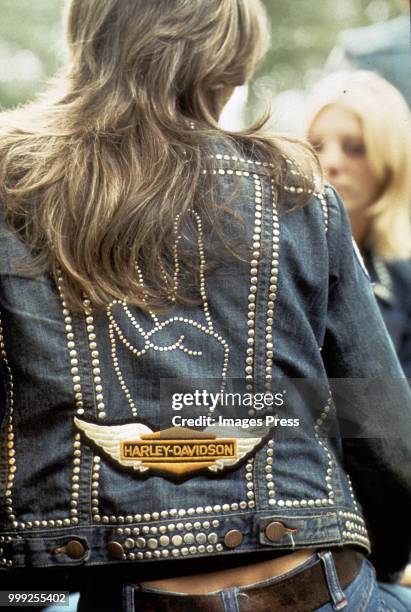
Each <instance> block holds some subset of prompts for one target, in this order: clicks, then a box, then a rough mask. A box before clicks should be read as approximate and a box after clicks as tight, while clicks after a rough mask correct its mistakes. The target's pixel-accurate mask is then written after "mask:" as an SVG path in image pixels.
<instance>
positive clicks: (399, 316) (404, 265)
mask: <svg viewBox="0 0 411 612" xmlns="http://www.w3.org/2000/svg"><path fill="white" fill-rule="evenodd" d="M365 259H366V264H367V269H368V271H369V274H370V278H371V281H372V283H373V288H374V295H375V297H376V299H377V302H378V305H379V307H380V310H381V314H382V317H383V319H384V322H385V325H386V326H387V330H388V333H389V334H390V336H391V340H392V342H393V344H394V347H395V350H396V352H397V355H398V359H399V360H400V363H401V366H402V368H403V370H404V372H405V375H406V376H407V378H409V379H411V261H408V260H389V261H386V260H384V259H382V258H381V257H378V256H377V255H371V254H368V255H367V256H366V258H365Z"/></svg>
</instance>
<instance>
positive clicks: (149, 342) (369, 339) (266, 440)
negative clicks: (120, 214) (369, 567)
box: [0, 150, 411, 571]
mask: <svg viewBox="0 0 411 612" xmlns="http://www.w3.org/2000/svg"><path fill="white" fill-rule="evenodd" d="M208 161H209V163H208V165H207V168H208V169H205V170H204V172H211V173H212V174H213V175H215V180H216V182H217V185H218V189H219V193H220V194H221V195H222V199H223V200H224V201H226V202H228V201H230V202H231V205H232V207H233V208H234V209H235V210H236V212H237V213H239V214H240V216H241V217H242V219H243V222H244V223H243V237H242V240H243V243H244V245H245V249H246V253H247V254H248V257H247V258H233V259H232V260H230V261H228V262H226V263H225V264H224V265H221V266H219V267H217V268H214V269H211V271H208V268H207V266H206V264H207V262H206V259H207V257H208V253H209V249H207V241H208V240H209V236H207V234H206V231H205V229H204V228H203V226H202V223H201V219H200V217H199V215H198V214H197V213H196V212H195V211H193V212H192V220H193V224H192V225H193V227H194V234H195V239H194V242H195V244H196V248H197V252H198V258H199V263H200V278H199V282H200V294H201V300H200V302H201V303H199V304H197V305H183V306H181V305H175V306H174V307H173V308H172V309H171V310H170V311H169V312H167V313H166V314H164V315H162V314H161V315H156V314H154V313H151V314H150V313H149V314H143V313H142V312H141V311H139V310H137V309H136V308H134V307H132V306H130V305H128V304H126V303H124V302H120V301H113V302H112V303H111V304H110V305H109V306H108V308H107V309H106V311H104V312H101V311H95V310H94V308H93V306H92V304H91V303H90V301H89V300H88V299H87V296H85V297H84V311H83V312H72V311H71V310H70V308H69V307H68V305H67V304H66V302H65V299H64V294H63V292H62V289H61V287H56V286H54V284H53V282H52V281H51V280H50V278H48V277H47V276H46V275H44V276H39V277H35V278H27V277H24V276H23V275H21V273H18V272H17V271H16V268H15V261H16V260H18V259H19V258H20V257H21V256H25V257H27V256H30V253H29V252H28V250H27V248H26V246H25V245H23V244H22V243H21V242H20V241H19V240H18V238H17V237H15V236H14V235H13V234H12V233H11V232H10V231H9V229H8V228H7V226H6V225H5V223H4V222H3V221H2V222H1V223H2V225H1V240H0V312H1V327H0V334H1V337H0V342H1V344H0V347H1V358H2V369H1V370H0V373H1V378H0V389H1V395H0V397H1V436H2V437H1V449H2V457H1V459H2V463H1V471H0V548H1V555H0V557H1V561H0V567H1V568H2V569H4V570H10V569H20V568H28V567H30V568H50V567H61V568H65V569H66V568H73V567H78V566H80V567H90V566H100V567H101V566H111V567H114V566H116V565H118V564H121V566H122V567H125V566H133V567H134V569H135V570H137V569H138V567H139V566H141V565H140V564H147V563H157V564H158V565H161V564H162V563H163V562H165V561H166V560H168V561H170V560H171V561H172V562H173V563H174V562H175V561H174V560H176V561H177V560H178V559H182V558H184V557H186V558H189V559H194V558H203V559H204V558H207V557H213V556H216V555H231V554H233V553H243V552H244V553H254V552H258V551H275V550H279V551H281V550H285V551H287V550H288V551H291V550H294V549H297V548H304V547H313V546H314V547H329V546H342V545H355V546H357V547H358V548H360V549H361V550H362V551H363V552H364V553H366V554H367V553H369V552H370V548H371V546H370V540H371V542H372V547H373V549H374V552H375V554H376V563H377V566H378V567H379V568H380V569H381V570H387V571H388V570H396V569H399V568H400V567H401V566H402V565H404V564H405V562H406V560H407V555H408V549H409V545H410V541H411V538H410V529H409V527H407V524H408V525H409V520H407V521H405V520H404V522H403V524H401V523H402V520H401V519H402V517H403V516H404V513H407V512H408V511H409V508H410V499H411V482H410V475H409V470H408V466H409V462H410V457H411V450H410V442H409V440H410V439H411V437H410V438H408V439H404V440H403V441H398V440H397V441H396V442H395V444H394V443H391V442H390V441H389V440H388V441H387V440H384V441H383V442H382V441H381V440H379V441H372V440H367V439H351V440H343V439H341V438H338V437H327V436H326V435H325V434H323V433H322V429H321V427H322V425H323V424H324V423H326V422H327V420H335V419H336V418H337V417H336V414H337V416H338V403H337V402H333V401H332V398H331V396H328V395H326V396H324V398H323V400H322V401H323V403H322V404H321V406H320V408H319V414H318V419H317V420H316V421H315V422H314V424H313V427H312V430H311V431H309V432H308V431H306V432H302V433H301V435H299V436H295V437H286V438H282V437H281V436H278V435H277V431H276V430H274V429H273V430H270V432H269V435H268V436H265V437H261V439H260V440H259V444H254V446H253V444H251V446H250V444H249V445H248V446H247V448H246V451H244V452H243V453H242V460H241V461H238V462H237V464H235V465H234V468H233V469H230V470H225V469H223V470H220V473H219V472H218V470H214V471H212V470H209V471H208V472H207V470H204V469H203V470H202V471H199V472H194V473H192V474H191V475H190V476H189V477H187V478H184V479H181V480H176V479H172V478H169V477H168V476H167V474H166V473H164V472H161V471H156V470H155V469H151V468H150V467H148V468H147V466H146V467H144V464H141V462H140V464H139V465H140V468H141V469H140V468H139V469H136V466H137V464H138V462H137V463H134V464H132V463H131V462H129V463H128V464H127V465H126V466H125V465H124V461H123V463H121V458H120V457H119V444H120V442H119V441H121V439H123V440H124V439H126V440H127V439H128V440H130V439H131V440H135V439H136V438H137V437H139V436H141V435H143V434H144V435H149V437H150V435H154V434H155V432H158V431H159V430H160V429H161V427H160V425H159V422H160V418H159V404H160V390H159V389H160V386H161V385H160V378H161V379H173V378H175V377H191V378H198V379H213V380H219V381H220V382H221V381H222V383H224V381H225V380H227V379H228V378H233V379H244V380H245V382H246V385H248V387H250V386H251V387H252V384H253V381H254V380H256V379H261V380H263V381H264V385H265V388H266V389H269V388H270V386H271V385H273V384H274V382H275V380H277V379H307V378H315V379H318V380H321V381H324V382H325V383H326V384H327V379H328V377H334V378H344V377H359V378H362V377H363V378H373V377H378V376H380V375H381V374H382V373H385V374H388V375H391V376H393V377H398V378H400V377H402V376H403V374H402V372H401V370H400V368H399V365H398V361H397V359H396V356H395V353H394V351H393V348H392V345H391V343H390V340H389V339H388V336H387V334H386V331H385V329H384V327H383V325H382V323H381V317H380V314H379V311H378V308H377V306H376V303H375V300H374V297H373V295H372V289H371V285H370V282H369V279H368V277H367V276H366V273H365V272H364V270H363V269H362V267H361V265H360V262H359V260H358V258H357V256H356V255H355V252H354V251H353V248H352V239H351V234H350V229H349V224H348V221H347V218H346V215H345V213H344V208H343V206H342V204H341V202H340V201H339V199H338V197H337V196H336V195H335V193H334V192H333V191H332V189H331V188H328V187H327V188H326V189H325V191H324V192H323V193H322V194H311V196H310V197H311V199H310V201H309V203H308V204H306V205H305V206H303V207H294V208H293V203H294V200H295V196H296V195H298V193H299V192H300V191H301V190H302V188H301V187H300V186H299V183H298V175H297V171H296V170H295V168H294V166H293V162H292V161H291V160H288V161H287V162H286V163H287V164H288V166H289V172H288V179H287V182H286V184H285V185H284V186H283V187H282V188H281V189H277V188H276V187H275V185H274V184H273V183H272V181H271V179H270V173H269V170H270V168H269V167H268V165H267V164H265V163H261V162H258V161H255V160H252V159H245V158H242V157H241V156H240V155H238V156H237V155H232V154H231V153H230V154H228V153H227V154H226V153H225V152H224V150H223V151H222V152H220V153H217V154H215V155H214V156H212V157H211V158H209V160H208ZM180 239H181V236H180V237H179V236H176V244H178V241H179V240H180ZM176 258H177V259H176V276H178V248H176ZM136 273H137V274H139V276H140V280H141V282H142V283H144V273H143V271H141V270H138V269H137V271H136ZM407 393H408V387H407V391H405V390H404V402H405V405H406V406H407V414H408V415H409V414H410V409H409V408H410V405H411V402H410V396H409V394H408V395H407ZM388 410H390V406H389V405H388V402H386V403H385V404H384V402H383V401H381V405H380V406H378V407H377V408H376V413H377V417H378V412H379V411H381V412H385V413H386V412H387V411H388ZM402 427H403V429H404V431H405V430H407V428H408V430H409V429H410V419H409V418H408V420H407V418H406V419H405V420H404V422H403V424H402ZM200 429H201V428H200ZM150 432H154V434H150ZM154 437H155V435H154ZM240 454H241V453H240ZM126 463H127V461H126ZM142 465H143V467H142ZM405 523H407V524H405ZM387 524H389V530H387Z"/></svg>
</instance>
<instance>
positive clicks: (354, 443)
mask: <svg viewBox="0 0 411 612" xmlns="http://www.w3.org/2000/svg"><path fill="white" fill-rule="evenodd" d="M326 193H327V200H328V206H329V229H328V243H329V258H330V279H329V282H330V285H329V302H328V312H327V322H326V331H325V339H324V347H323V359H324V364H325V367H326V370H327V374H328V377H329V378H330V379H345V380H344V381H341V380H340V381H339V382H340V384H341V382H344V384H346V385H347V386H350V388H351V401H350V402H348V404H347V403H345V404H344V405H340V404H339V400H338V398H336V397H335V396H334V401H335V404H336V410H337V415H338V417H339V418H340V416H341V414H342V413H344V412H345V414H343V416H344V418H346V417H347V416H350V415H347V406H349V410H351V411H352V412H353V413H355V414H352V415H351V417H353V418H352V420H354V422H355V432H354V433H352V432H353V430H352V429H351V432H350V434H349V436H350V437H348V434H347V433H346V432H345V431H344V428H341V427H340V429H341V431H342V448H343V455H344V462H345V468H346V470H347V472H348V474H349V475H350V476H351V479H352V483H353V488H354V492H355V494H356V497H357V499H358V500H359V502H360V503H361V505H362V508H363V512H364V517H365V520H366V523H367V527H368V531H369V535H370V538H371V545H372V553H371V561H372V562H373V564H374V566H375V568H376V571H377V576H378V578H379V579H380V580H385V581H393V580H395V579H396V578H397V577H398V572H400V571H401V570H402V569H403V568H404V567H405V565H406V564H407V562H408V558H409V554H410V549H411V520H410V517H411V394H410V389H409V387H408V384H407V381H406V379H405V377H404V373H403V371H402V369H401V366H400V364H399V361H398V359H397V356H396V354H395V351H394V348H393V345H392V343H391V340H390V338H389V336H388V334H387V332H386V328H385V326H384V324H383V320H382V317H381V315H380V312H379V309H378V305H377V303H376V301H375V299H374V296H373V293H372V288H371V283H370V281H369V278H368V275H367V273H366V271H365V268H363V265H362V263H361V261H360V256H359V255H358V254H357V253H356V252H355V249H354V248H353V244H352V236H351V229H350V224H349V221H348V218H347V215H346V212H345V210H344V207H343V204H342V202H341V200H340V199H339V197H338V196H337V195H336V194H335V192H334V191H333V190H332V189H331V188H328V187H327V188H326ZM359 380H361V381H362V385H361V388H362V389H363V390H364V389H368V392H366V393H364V392H363V393H362V394H361V396H360V395H358V397H356V396H355V394H354V393H353V391H352V390H353V389H355V388H356V387H355V384H354V381H356V382H358V381H359ZM331 386H332V384H331ZM357 386H358V385H357ZM349 394H350V393H349ZM343 403H344V402H343Z"/></svg>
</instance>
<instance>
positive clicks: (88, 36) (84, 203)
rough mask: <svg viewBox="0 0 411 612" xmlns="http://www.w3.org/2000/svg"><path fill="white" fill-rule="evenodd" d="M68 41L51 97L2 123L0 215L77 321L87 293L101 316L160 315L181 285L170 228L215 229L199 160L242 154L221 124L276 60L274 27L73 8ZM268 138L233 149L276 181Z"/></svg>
mask: <svg viewBox="0 0 411 612" xmlns="http://www.w3.org/2000/svg"><path fill="white" fill-rule="evenodd" d="M66 35H67V42H68V49H69V64H68V66H67V68H66V69H65V70H64V72H62V73H61V74H60V76H58V77H57V78H56V79H55V81H54V84H53V85H52V87H51V89H50V90H49V92H48V93H47V94H46V95H45V96H43V97H42V98H39V100H37V101H36V102H35V103H33V104H31V105H29V106H26V107H24V108H22V109H17V110H16V111H13V112H11V113H4V114H3V115H2V116H1V118H0V201H1V202H2V204H3V205H4V206H5V210H6V219H7V221H8V224H9V226H10V227H11V228H13V229H14V230H16V231H18V232H19V235H20V236H21V238H22V239H23V240H24V241H25V242H26V243H27V244H28V245H29V246H30V247H31V248H32V251H33V253H34V254H35V256H36V257H35V260H34V266H35V269H36V270H48V271H49V272H50V273H51V274H52V275H53V276H54V278H55V280H56V281H57V279H58V277H59V270H62V272H63V279H64V281H63V282H64V292H65V295H66V300H67V302H68V303H69V304H70V305H71V306H72V307H75V306H81V294H82V292H85V293H86V294H87V295H88V296H89V297H90V299H91V300H92V301H93V302H94V304H95V305H97V306H104V305H105V304H107V302H109V301H110V300H111V299H112V298H113V297H114V298H119V299H127V300H128V301H129V302H130V303H134V304H137V305H139V306H140V307H141V308H144V309H145V308H147V307H148V306H151V307H153V306H154V307H156V305H158V304H161V303H164V301H166V297H167V295H168V288H169V287H170V286H171V285H172V277H173V270H172V269H171V265H170V262H172V247H173V244H172V241H171V239H170V236H171V235H172V233H173V224H174V223H175V220H176V219H180V222H182V221H183V219H184V217H185V215H186V213H187V211H188V210H189V209H190V207H192V206H193V203H195V206H196V207H197V209H198V210H199V211H200V213H203V214H206V215H207V217H208V219H209V221H210V223H212V224H213V223H214V225H215V226H216V227H217V228H218V227H219V225H218V215H217V206H216V205H213V202H212V201H211V200H212V199H211V200H210V198H208V200H207V202H206V201H205V200H204V201H203V199H202V197H201V190H200V189H199V185H200V176H201V171H200V168H201V165H202V163H203V161H202V158H203V157H206V155H205V153H206V152H207V146H208V143H209V142H210V139H213V138H214V140H215V139H216V137H217V138H220V139H221V138H222V137H223V138H224V139H225V141H228V142H230V138H231V142H234V140H233V136H232V135H231V137H230V134H229V133H227V132H223V131H222V130H221V129H220V128H219V126H218V115H219V112H220V110H221V106H222V102H223V95H224V92H226V91H227V88H232V87H235V86H236V85H239V84H242V83H244V82H245V81H247V79H249V77H250V76H251V74H252V73H253V71H254V69H255V66H256V64H257V62H258V61H259V60H260V58H261V56H262V55H263V53H264V51H265V48H266V47H267V41H268V29H267V25H266V19H265V13H264V10H263V7H262V5H261V3H260V0H223V1H222V0H156V1H155V2H147V1H146V0H104V2H101V0H70V1H69V2H68V4H67V7H66ZM261 126H262V124H258V125H257V124H256V126H254V127H253V128H250V129H249V130H246V131H244V132H241V133H239V134H236V135H235V142H236V143H243V144H244V145H247V146H251V147H252V149H253V151H254V154H255V155H257V156H260V157H262V158H264V159H265V160H267V161H269V162H273V163H274V162H275V163H274V166H275V168H274V170H273V172H274V174H275V178H276V179H278V180H279V181H281V176H280V175H281V164H280V162H279V159H280V155H279V147H278V146H277V144H276V142H277V141H276V140H275V139H273V138H272V137H269V136H267V135H264V134H262V133H259V132H258V129H259V128H261ZM192 127H194V128H195V129H191V128H192ZM283 145H284V146H285V147H286V146H289V147H293V146H294V148H295V151H296V152H297V155H300V156H301V158H302V159H303V158H304V157H305V156H306V154H304V153H302V151H303V148H302V147H301V146H300V145H293V144H292V143H291V142H290V143H289V144H288V145H287V143H286V141H285V140H284V142H283ZM210 180H211V179H210ZM136 263H138V265H140V266H142V267H143V268H144V271H145V278H146V279H148V286H147V287H145V288H144V296H143V295H142V288H141V286H140V284H139V279H138V277H137V275H136V268H135V266H136ZM181 266H182V270H186V271H187V273H190V269H191V268H192V267H193V266H192V262H190V261H189V260H188V259H187V260H186V261H184V259H183V261H182V262H181ZM191 272H192V270H191ZM174 297H175V298H176V299H177V300H184V295H182V294H179V295H177V296H174Z"/></svg>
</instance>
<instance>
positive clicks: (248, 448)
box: [208, 438, 262, 472]
mask: <svg viewBox="0 0 411 612" xmlns="http://www.w3.org/2000/svg"><path fill="white" fill-rule="evenodd" d="M261 440H262V438H237V458H236V459H217V461H216V462H215V463H214V465H210V466H209V467H208V469H209V470H211V471H212V472H219V471H221V470H224V468H228V467H234V466H235V465H236V463H238V462H239V461H241V459H244V457H246V456H247V455H250V454H251V453H252V452H253V450H254V448H255V447H256V446H258V445H259V444H260V443H261Z"/></svg>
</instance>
